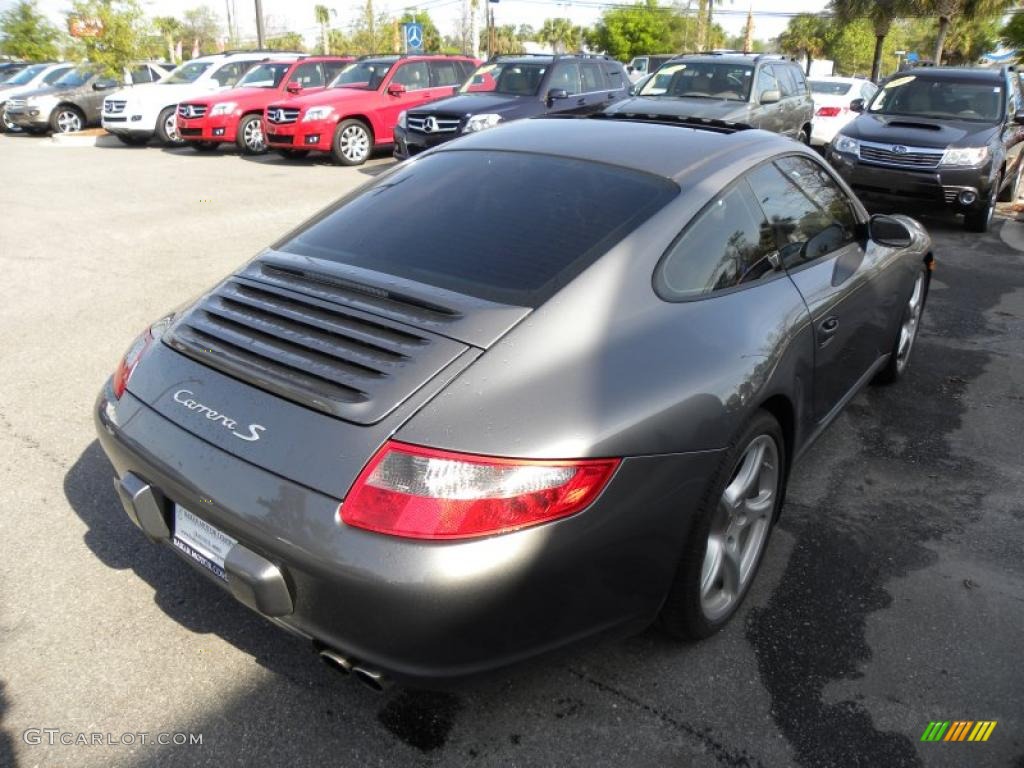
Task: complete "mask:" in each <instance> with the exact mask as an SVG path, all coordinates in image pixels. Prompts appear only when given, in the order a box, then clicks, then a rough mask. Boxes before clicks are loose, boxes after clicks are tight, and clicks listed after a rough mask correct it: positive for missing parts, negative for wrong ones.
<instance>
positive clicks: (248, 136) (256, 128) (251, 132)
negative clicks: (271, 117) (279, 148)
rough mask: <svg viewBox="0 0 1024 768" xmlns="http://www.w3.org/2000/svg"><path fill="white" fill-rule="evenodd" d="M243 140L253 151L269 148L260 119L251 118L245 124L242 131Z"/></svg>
mask: <svg viewBox="0 0 1024 768" xmlns="http://www.w3.org/2000/svg"><path fill="white" fill-rule="evenodd" d="M242 141H244V142H245V146H246V147H248V148H249V150H250V151H251V152H262V151H264V150H265V149H266V148H267V142H266V139H264V138H263V128H262V126H261V125H260V121H259V120H250V121H249V122H247V123H246V124H245V129H244V130H243V132H242Z"/></svg>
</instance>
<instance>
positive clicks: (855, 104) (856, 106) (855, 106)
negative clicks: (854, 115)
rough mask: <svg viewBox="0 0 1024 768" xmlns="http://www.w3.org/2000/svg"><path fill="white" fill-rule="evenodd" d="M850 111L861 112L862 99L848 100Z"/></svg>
mask: <svg viewBox="0 0 1024 768" xmlns="http://www.w3.org/2000/svg"><path fill="white" fill-rule="evenodd" d="M850 111H851V112H863V111H864V99H854V100H853V101H851V102H850Z"/></svg>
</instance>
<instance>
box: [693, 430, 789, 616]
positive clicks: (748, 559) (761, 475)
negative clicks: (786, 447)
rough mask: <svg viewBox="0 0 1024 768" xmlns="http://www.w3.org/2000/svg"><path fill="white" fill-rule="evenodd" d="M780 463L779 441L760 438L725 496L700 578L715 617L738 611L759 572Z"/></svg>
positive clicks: (707, 612) (706, 609)
mask: <svg viewBox="0 0 1024 768" xmlns="http://www.w3.org/2000/svg"><path fill="white" fill-rule="evenodd" d="M780 466H781V465H780V463H779V448H778V446H777V445H776V443H775V440H774V439H773V438H772V437H771V436H770V435H764V434H762V435H759V436H758V437H755V438H754V439H753V440H752V441H751V442H750V445H748V446H747V449H746V450H745V451H744V452H743V454H742V456H741V457H740V460H739V462H738V463H737V466H736V469H735V471H734V473H733V476H732V480H731V481H730V483H729V484H728V485H727V486H726V488H725V491H724V492H723V493H722V497H721V499H719V502H718V505H717V508H716V510H715V513H714V516H713V518H712V520H711V526H710V529H709V531H708V541H707V549H706V552H705V555H704V563H703V566H702V567H701V576H700V603H701V610H702V611H703V613H704V616H705V618H707V619H708V620H709V621H715V620H717V619H719V618H721V617H722V616H725V615H727V614H728V613H729V612H730V611H732V610H733V607H734V605H735V604H736V603H737V602H738V601H739V600H741V599H742V597H743V594H744V592H745V591H746V589H747V587H748V586H749V584H750V581H751V579H752V578H753V575H754V573H755V571H756V570H757V564H758V561H759V560H760V558H761V553H762V551H763V550H764V545H765V542H766V541H767V540H768V533H769V531H770V529H771V524H772V515H773V514H774V511H775V502H776V498H777V495H778V493H779V484H780V479H781V478H780Z"/></svg>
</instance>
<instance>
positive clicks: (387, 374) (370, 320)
mask: <svg viewBox="0 0 1024 768" xmlns="http://www.w3.org/2000/svg"><path fill="white" fill-rule="evenodd" d="M247 275H261V276H262V277H263V278H265V279H269V280H271V281H272V282H269V283H268V282H265V281H264V280H263V279H261V280H259V281H257V280H252V279H249V278H248V277H247ZM321 281H324V282H321ZM335 283H337V286H334V284H335ZM347 285H348V283H347V281H340V280H336V279H334V278H332V277H330V276H321V277H319V278H318V277H317V276H311V275H309V274H307V273H305V272H303V271H300V270H289V269H280V268H275V267H272V266H269V265H266V264H259V263H257V264H255V265H250V267H249V268H248V269H247V270H246V271H245V272H244V273H243V274H242V275H240V276H235V277H232V278H229V279H228V280H227V281H225V282H224V283H223V284H221V286H220V287H219V288H217V289H216V290H215V291H214V292H213V293H212V294H210V295H209V296H207V297H206V298H205V299H204V300H203V301H202V302H201V303H200V304H198V305H197V306H196V307H194V308H193V309H192V310H191V311H190V312H189V313H188V314H186V315H185V316H184V317H182V319H181V320H180V321H179V322H178V323H177V324H176V325H175V326H174V328H173V329H172V331H171V333H170V334H168V335H167V336H165V337H164V338H165V339H166V340H167V343H168V344H169V345H170V346H171V347H172V348H173V349H176V350H177V351H179V352H181V353H183V354H185V355H188V356H189V357H192V358H194V359H196V360H198V361H200V362H202V363H203V364H205V365H208V366H210V367H212V368H216V369H218V370H221V371H222V372H224V373H226V374H228V375H230V376H232V377H235V378H239V379H242V380H243V381H248V382H250V383H251V384H253V385H254V386H257V387H260V388H261V389H266V390H268V391H270V392H273V393H275V394H278V395H280V396H282V397H285V398H287V399H289V400H292V401H294V402H298V403H300V404H302V405H305V406H307V407H310V408H315V409H317V410H319V411H322V412H324V413H327V414H330V415H332V416H338V417H340V418H343V419H348V420H350V421H355V422H357V423H373V422H374V421H378V420H379V419H381V418H383V417H384V416H385V415H386V414H387V412H388V411H389V410H390V409H391V408H393V407H394V406H396V405H397V404H398V403H400V402H401V401H402V400H403V399H404V397H406V396H408V395H409V394H411V392H412V391H413V390H414V389H415V388H418V386H419V385H420V384H422V383H423V382H425V381H427V380H428V379H429V378H431V377H432V376H433V375H435V374H436V373H437V372H438V371H439V370H440V369H441V368H443V367H444V366H445V365H447V364H448V363H449V362H451V360H453V359H454V358H455V357H456V356H457V355H458V354H459V353H460V352H461V351H462V350H464V349H465V347H463V346H462V345H460V344H458V343H456V342H452V341H450V340H448V339H445V338H443V337H439V336H435V335H434V334H431V333H429V332H426V331H420V330H418V329H416V328H413V327H410V326H407V325H404V324H401V323H399V322H393V321H391V320H388V319H384V318H381V317H379V316H377V315H374V314H371V313H368V312H363V311H360V310H359V309H357V308H355V307H353V306H351V304H352V303H355V302H350V303H349V305H348V306H346V305H344V304H339V303H337V302H336V301H325V300H323V297H325V296H328V295H330V296H334V297H335V298H343V297H344V295H345V293H346V292H348V293H351V294H352V295H353V296H355V297H356V298H357V300H363V304H364V305H365V304H366V303H367V302H370V301H372V300H373V296H374V294H375V293H380V294H384V295H385V297H386V296H387V295H388V292H387V291H383V290H379V289H375V288H372V287H370V286H359V285H358V284H354V283H353V284H351V285H352V286H354V287H352V288H348V287H347ZM294 288H298V289H300V290H301V292H300V291H299V290H293V289H294ZM359 289H361V290H366V291H369V292H370V293H368V294H366V295H365V296H363V295H362V294H361V293H360V292H359ZM311 293H312V294H313V295H311ZM377 300H386V299H384V298H382V297H377ZM392 301H394V299H392ZM397 303H399V304H401V302H397ZM407 309H408V310H412V311H423V307H417V306H415V305H413V306H410V307H408V308H407ZM435 311H440V310H435ZM440 312H441V314H444V312H443V311H440ZM455 316H456V317H458V315H457V314H456V315H455ZM399 373H401V375H398V374H399ZM410 382H415V385H414V387H413V388H412V389H410V388H409V385H410Z"/></svg>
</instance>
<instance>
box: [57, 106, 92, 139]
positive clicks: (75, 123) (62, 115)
mask: <svg viewBox="0 0 1024 768" xmlns="http://www.w3.org/2000/svg"><path fill="white" fill-rule="evenodd" d="M83 128H85V115H83V114H82V110H80V109H79V108H78V107H72V106H70V105H61V106H59V107H57V108H56V109H54V110H53V112H51V113H50V131H52V132H53V133H55V134H56V133H78V131H80V130H82V129H83Z"/></svg>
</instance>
